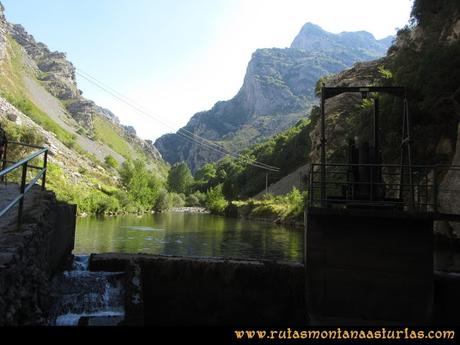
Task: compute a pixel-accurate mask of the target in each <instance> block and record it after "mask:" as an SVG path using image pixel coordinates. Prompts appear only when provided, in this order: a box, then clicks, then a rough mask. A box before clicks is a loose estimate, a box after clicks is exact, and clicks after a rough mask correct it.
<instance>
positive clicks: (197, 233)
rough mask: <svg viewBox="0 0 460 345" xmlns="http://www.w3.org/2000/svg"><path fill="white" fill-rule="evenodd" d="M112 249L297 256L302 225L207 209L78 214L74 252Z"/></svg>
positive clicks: (227, 255)
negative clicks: (290, 225)
mask: <svg viewBox="0 0 460 345" xmlns="http://www.w3.org/2000/svg"><path fill="white" fill-rule="evenodd" d="M113 252H117V253H145V254H164V255H178V256H201V257H203V256H204V257H225V258H244V259H270V260H285V261H294V262H302V260H303V231H301V230H299V229H291V228H286V227H283V226H278V225H274V224H271V223H265V222H256V221H248V220H241V219H233V218H224V217H218V216H213V215H209V214H190V213H162V214H153V215H144V216H135V215H128V216H119V217H104V218H97V217H88V218H80V219H78V221H77V232H76V243H75V250H74V253H75V254H90V253H113Z"/></svg>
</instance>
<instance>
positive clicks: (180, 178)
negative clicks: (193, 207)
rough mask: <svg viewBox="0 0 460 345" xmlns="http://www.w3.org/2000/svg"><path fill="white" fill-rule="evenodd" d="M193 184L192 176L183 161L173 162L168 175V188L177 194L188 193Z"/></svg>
mask: <svg viewBox="0 0 460 345" xmlns="http://www.w3.org/2000/svg"><path fill="white" fill-rule="evenodd" d="M192 184H193V176H192V173H191V172H190V169H189V167H188V165H187V163H185V162H181V163H177V164H174V165H173V166H172V167H171V170H170V171H169V175H168V190H169V191H170V192H174V193H178V194H181V193H183V194H188V193H189V192H190V187H191V186H192Z"/></svg>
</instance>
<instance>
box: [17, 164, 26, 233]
mask: <svg viewBox="0 0 460 345" xmlns="http://www.w3.org/2000/svg"><path fill="white" fill-rule="evenodd" d="M26 177H27V162H25V163H24V165H23V166H22V177H21V187H20V188H21V189H20V192H21V196H22V197H21V200H20V201H19V209H18V225H20V224H21V220H22V209H23V208H24V191H25V189H26Z"/></svg>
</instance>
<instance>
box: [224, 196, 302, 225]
mask: <svg viewBox="0 0 460 345" xmlns="http://www.w3.org/2000/svg"><path fill="white" fill-rule="evenodd" d="M305 198H306V194H302V193H301V192H300V191H299V190H297V189H296V188H293V190H292V191H291V192H290V193H289V194H286V195H282V196H274V195H271V194H268V195H266V196H264V198H263V199H260V200H256V199H249V200H245V201H232V204H233V205H234V206H236V207H237V208H238V209H239V210H240V211H241V213H244V214H246V216H247V217H249V218H273V219H277V220H279V221H281V222H284V223H291V222H292V223H293V222H296V221H302V220H303V212H304V208H305Z"/></svg>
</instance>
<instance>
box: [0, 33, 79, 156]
mask: <svg viewBox="0 0 460 345" xmlns="http://www.w3.org/2000/svg"><path fill="white" fill-rule="evenodd" d="M24 74H32V71H28V70H26V69H25V67H24V64H23V56H22V50H21V48H20V46H19V45H18V43H16V42H15V41H14V40H13V39H12V38H10V37H8V38H7V59H5V60H4V62H3V63H2V66H1V68H0V95H1V96H2V97H4V98H5V99H6V100H7V101H8V102H9V103H11V104H12V105H13V106H15V107H16V108H17V109H19V110H20V111H22V112H23V113H24V114H25V115H27V116H28V117H29V118H30V119H32V120H33V121H34V122H35V123H37V124H39V125H40V126H42V127H43V128H44V129H46V130H47V131H50V132H52V133H54V134H55V135H56V137H57V138H58V139H59V140H60V141H61V142H63V143H64V144H65V145H66V146H68V147H71V148H75V147H76V146H77V144H76V142H75V139H76V137H75V136H74V135H73V134H71V133H69V132H67V131H66V130H64V129H63V128H62V127H61V126H59V125H58V124H57V123H56V122H55V121H53V120H52V119H51V118H50V117H49V116H48V115H47V114H46V113H45V112H43V111H42V110H40V109H39V108H38V107H37V106H36V105H35V104H34V103H33V102H32V101H30V100H29V99H28V97H27V92H26V90H25V88H24V83H23V80H22V76H23V75H24Z"/></svg>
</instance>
